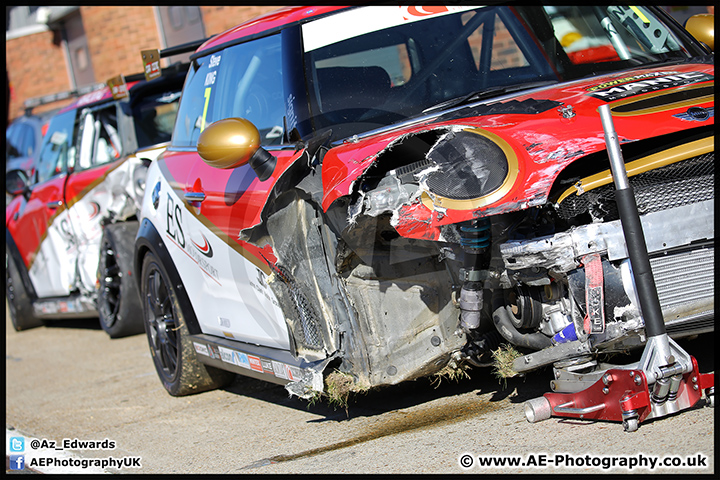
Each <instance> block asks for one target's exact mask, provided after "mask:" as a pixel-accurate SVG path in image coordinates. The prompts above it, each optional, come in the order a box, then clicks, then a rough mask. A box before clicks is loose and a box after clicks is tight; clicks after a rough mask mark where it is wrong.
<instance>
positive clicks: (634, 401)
mask: <svg viewBox="0 0 720 480" xmlns="http://www.w3.org/2000/svg"><path fill="white" fill-rule="evenodd" d="M599 111H600V117H601V120H602V124H603V129H604V131H605V143H606V145H607V148H608V154H609V157H610V166H611V171H612V175H613V180H614V182H615V188H616V200H617V206H618V210H619V212H620V221H621V223H622V228H623V233H624V236H625V242H626V244H627V250H628V254H629V257H630V263H631V265H632V271H633V278H634V281H635V286H636V291H637V293H638V299H639V302H640V309H641V311H642V315H643V320H644V321H645V333H646V335H647V343H646V345H645V350H644V351H643V353H642V356H641V357H640V361H639V362H635V363H633V364H630V365H625V366H606V367H603V365H602V364H596V362H594V361H592V360H590V359H589V357H587V356H584V357H583V356H581V357H579V358H576V359H571V360H569V361H565V362H558V363H556V364H555V369H554V371H555V380H553V382H551V385H552V387H553V390H555V391H554V392H552V393H546V394H545V395H543V396H542V397H539V398H535V399H532V400H529V401H527V402H526V403H525V416H526V417H527V419H528V421H529V422H531V423H534V422H539V421H541V420H546V419H548V418H550V417H551V416H553V415H554V416H558V417H568V418H579V419H585V420H610V421H617V422H622V423H623V427H624V429H625V431H626V432H633V431H635V430H637V429H638V425H639V423H640V422H643V421H646V420H649V419H651V418H659V417H664V416H666V415H670V414H672V413H675V412H679V411H681V410H685V409H688V408H691V407H693V406H695V405H698V404H699V402H701V401H702V397H703V392H705V395H706V396H707V399H706V401H707V404H708V405H709V406H711V407H714V406H715V375H714V373H710V374H703V373H700V371H699V370H698V365H697V361H696V360H695V358H694V357H692V356H690V355H688V354H687V353H686V352H685V351H684V350H683V349H682V348H681V347H680V346H679V345H678V344H677V343H675V342H674V341H673V340H672V339H671V338H670V337H669V336H668V335H667V332H666V330H665V323H664V320H663V316H662V310H661V307H660V301H659V299H658V294H657V289H656V286H655V280H654V278H653V276H652V271H651V270H650V261H649V258H648V252H647V248H646V244H645V237H644V234H643V231H642V226H641V223H640V215H639V214H638V210H637V204H636V203H635V196H634V193H633V190H632V187H631V186H630V183H629V181H628V178H627V172H626V171H625V162H624V160H623V157H622V152H621V150H620V142H619V141H618V138H617V134H616V133H615V127H614V125H613V121H612V116H611V113H610V107H609V106H608V105H603V106H602V107H600V109H599ZM593 365H597V367H598V368H597V369H596V370H595V371H593V372H591V373H589V374H588V373H586V372H587V367H588V366H593ZM558 390H560V391H561V392H566V393H560V392H558Z"/></svg>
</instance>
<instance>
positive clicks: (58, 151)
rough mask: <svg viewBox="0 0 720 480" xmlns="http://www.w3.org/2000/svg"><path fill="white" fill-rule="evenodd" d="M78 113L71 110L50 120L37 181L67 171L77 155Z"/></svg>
mask: <svg viewBox="0 0 720 480" xmlns="http://www.w3.org/2000/svg"><path fill="white" fill-rule="evenodd" d="M76 114H77V111H76V110H70V111H68V112H66V113H63V114H60V115H57V116H56V117H55V118H53V120H52V121H51V122H50V125H49V126H48V131H47V132H46V133H45V137H44V140H43V146H42V148H41V150H40V157H39V159H38V164H37V169H36V173H35V183H42V182H45V181H47V180H49V179H51V178H52V177H54V176H56V175H59V174H61V173H65V172H67V167H68V163H69V162H71V161H73V160H74V157H75V146H74V145H75V134H76V126H75V116H76Z"/></svg>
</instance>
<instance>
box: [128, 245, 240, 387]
mask: <svg viewBox="0 0 720 480" xmlns="http://www.w3.org/2000/svg"><path fill="white" fill-rule="evenodd" d="M169 278H170V276H169V275H168V273H167V271H166V269H165V267H164V266H163V265H162V262H160V261H159V260H158V259H157V257H156V256H155V255H154V254H153V253H151V252H148V253H147V254H146V255H145V257H144V259H143V266H142V276H141V292H142V305H143V308H142V309H143V318H144V320H145V332H146V333H147V337H148V342H149V344H150V354H151V356H152V358H153V362H154V363H155V369H156V370H157V373H158V376H159V377H160V380H161V381H162V384H163V386H164V387H165V390H167V391H168V393H169V394H170V395H173V396H183V395H189V394H193V393H200V392H204V391H207V390H213V389H216V388H220V387H222V386H225V385H227V384H228V383H230V382H231V381H232V380H233V378H234V377H235V375H234V374H232V373H231V372H227V371H224V370H220V369H217V368H213V367H210V366H206V365H204V364H202V363H200V362H199V361H198V360H197V357H196V356H195V349H194V347H193V344H192V340H191V338H190V332H189V331H188V327H187V323H186V321H185V314H184V312H183V311H182V309H181V308H180V303H179V302H178V295H177V291H176V287H175V285H173V284H172V282H170V281H169Z"/></svg>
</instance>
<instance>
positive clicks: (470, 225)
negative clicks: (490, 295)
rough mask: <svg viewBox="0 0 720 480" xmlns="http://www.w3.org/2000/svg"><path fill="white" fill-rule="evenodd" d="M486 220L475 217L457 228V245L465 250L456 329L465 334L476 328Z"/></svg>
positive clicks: (487, 239)
mask: <svg viewBox="0 0 720 480" xmlns="http://www.w3.org/2000/svg"><path fill="white" fill-rule="evenodd" d="M490 227H491V224H490V220H488V219H487V218H478V219H475V220H471V221H470V222H467V223H466V224H463V225H460V245H461V246H462V247H463V250H464V251H465V262H464V269H463V280H464V281H463V286H462V288H461V290H460V298H459V299H458V304H459V306H460V327H461V328H462V329H463V330H465V331H466V332H469V331H470V330H473V329H475V328H477V327H479V326H480V311H481V310H482V306H483V288H484V285H483V282H482V277H481V270H482V269H483V267H484V263H485V260H484V255H483V254H484V253H485V251H486V250H487V248H488V246H490Z"/></svg>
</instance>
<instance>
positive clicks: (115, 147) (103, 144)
mask: <svg viewBox="0 0 720 480" xmlns="http://www.w3.org/2000/svg"><path fill="white" fill-rule="evenodd" d="M81 126H82V128H81V131H82V133H81V139H80V155H79V157H78V163H77V165H76V166H75V169H76V170H85V169H87V168H91V167H95V166H98V165H103V164H106V163H110V162H114V161H115V160H117V159H119V158H120V156H121V155H122V145H121V143H120V135H119V134H118V127H117V112H116V108H115V105H114V104H113V105H112V106H110V107H107V108H103V109H100V110H95V111H85V112H83V119H82V120H81Z"/></svg>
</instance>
